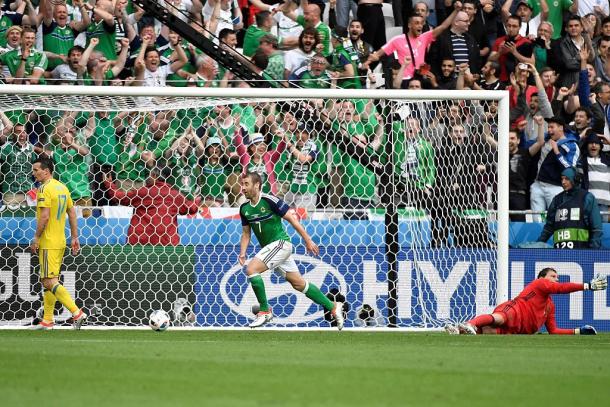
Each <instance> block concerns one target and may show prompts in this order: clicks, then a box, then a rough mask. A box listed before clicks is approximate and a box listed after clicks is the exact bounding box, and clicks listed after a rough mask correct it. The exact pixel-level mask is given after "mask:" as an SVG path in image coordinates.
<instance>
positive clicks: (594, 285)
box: [445, 267, 608, 335]
mask: <svg viewBox="0 0 610 407" xmlns="http://www.w3.org/2000/svg"><path fill="white" fill-rule="evenodd" d="M607 286H608V281H607V278H606V277H605V276H604V277H600V276H599V275H598V276H597V277H595V278H594V279H593V280H591V282H589V283H584V284H583V283H560V282H559V277H558V276H557V271H556V270H555V269H553V268H550V267H547V268H545V269H542V270H541V271H540V272H539V273H538V278H537V279H536V280H534V281H532V282H531V283H529V284H528V285H527V286H526V287H525V288H524V289H523V291H521V293H520V294H519V295H518V296H517V298H515V299H514V300H510V301H506V302H504V303H502V304H500V305H498V306H497V307H496V309H494V311H493V313H492V314H483V315H479V316H477V317H476V318H474V319H472V320H470V321H468V322H466V323H463V324H458V325H457V326H456V325H448V326H447V327H445V330H446V331H447V332H448V333H449V334H454V335H455V334H463V335H477V334H535V333H536V332H538V330H539V329H540V327H542V324H544V325H545V326H546V330H547V331H548V332H549V333H550V334H555V335H595V334H596V333H597V332H596V331H595V328H593V327H592V326H590V325H584V326H582V327H580V328H576V329H561V328H557V323H556V322H555V304H554V303H553V300H552V299H551V294H568V293H571V292H574V291H582V290H593V291H597V290H603V289H605V288H606V287H607Z"/></svg>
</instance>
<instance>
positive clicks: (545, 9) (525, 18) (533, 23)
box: [502, 0, 549, 38]
mask: <svg viewBox="0 0 610 407" xmlns="http://www.w3.org/2000/svg"><path fill="white" fill-rule="evenodd" d="M512 6H513V0H506V2H505V3H504V5H503V6H502V19H503V20H504V21H505V22H506V21H507V20H508V18H509V17H510V16H511V9H512ZM515 14H516V15H518V16H519V17H521V27H520V28H519V35H521V36H523V37H526V38H528V37H529V36H530V35H534V33H536V32H538V27H539V26H540V24H541V23H542V22H543V21H545V20H546V19H547V17H548V15H549V6H548V4H547V2H546V0H540V12H539V13H537V14H536V16H535V17H534V8H533V7H532V6H531V5H530V4H529V3H528V2H527V0H519V1H518V3H517V8H516V10H515Z"/></svg>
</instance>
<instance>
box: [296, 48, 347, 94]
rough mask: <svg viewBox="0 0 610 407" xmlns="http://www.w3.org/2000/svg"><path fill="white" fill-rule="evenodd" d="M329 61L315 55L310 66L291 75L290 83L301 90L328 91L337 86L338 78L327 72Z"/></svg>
mask: <svg viewBox="0 0 610 407" xmlns="http://www.w3.org/2000/svg"><path fill="white" fill-rule="evenodd" d="M327 67H328V61H327V60H326V58H324V55H322V54H315V55H314V56H313V57H312V58H311V60H310V62H309V66H303V67H301V68H299V69H297V70H296V71H294V72H293V73H292V75H290V78H288V79H289V81H290V83H291V84H292V85H296V86H298V87H301V88H312V89H328V88H331V87H332V88H334V87H336V85H337V81H336V78H334V77H332V76H331V74H330V73H329V72H328V71H327V70H326V68H327Z"/></svg>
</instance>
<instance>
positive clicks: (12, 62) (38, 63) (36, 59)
mask: <svg viewBox="0 0 610 407" xmlns="http://www.w3.org/2000/svg"><path fill="white" fill-rule="evenodd" d="M0 64H2V65H6V66H7V67H8V70H9V72H10V73H11V75H12V76H15V74H16V73H17V70H18V69H19V65H21V48H17V49H14V50H12V51H9V52H7V53H5V54H2V55H0ZM47 65H48V60H47V56H46V55H45V54H44V52H40V51H37V50H36V49H34V48H32V49H31V50H30V55H29V56H28V57H27V58H26V61H25V71H24V73H23V75H24V76H25V77H27V76H30V75H32V73H33V72H34V70H35V69H41V70H43V71H44V70H46V69H47ZM38 83H39V84H40V85H44V84H45V81H44V77H43V76H41V77H40V78H39V79H38Z"/></svg>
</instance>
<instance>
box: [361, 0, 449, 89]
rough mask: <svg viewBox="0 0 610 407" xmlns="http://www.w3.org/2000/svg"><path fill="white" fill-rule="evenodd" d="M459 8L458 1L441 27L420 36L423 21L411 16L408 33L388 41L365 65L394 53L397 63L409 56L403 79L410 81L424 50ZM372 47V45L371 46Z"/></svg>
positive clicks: (447, 25) (423, 55) (420, 62)
mask: <svg viewBox="0 0 610 407" xmlns="http://www.w3.org/2000/svg"><path fill="white" fill-rule="evenodd" d="M460 8H461V3H460V2H459V1H458V2H456V3H455V9H454V10H453V13H451V15H450V16H449V17H448V18H447V19H446V20H445V21H443V23H442V24H441V25H439V26H438V27H436V28H435V29H433V30H432V31H428V32H426V33H423V34H422V29H423V26H424V19H423V18H422V17H420V16H417V15H412V16H410V17H409V20H408V28H409V31H408V32H407V34H406V35H405V34H403V35H397V36H396V37H394V38H392V39H390V41H388V43H387V44H385V45H384V46H383V47H381V48H380V49H378V50H377V51H375V52H374V53H372V54H371V55H370V56H369V58H368V60H367V62H366V65H367V66H368V64H370V63H372V62H375V61H379V59H380V58H381V57H382V56H384V55H392V54H394V53H396V55H395V56H396V59H398V61H404V60H405V57H406V56H407V55H411V60H412V61H413V63H412V64H411V65H409V67H408V68H407V69H406V70H405V72H404V79H410V78H412V77H413V76H414V75H415V71H416V70H417V69H419V67H420V66H421V65H422V64H423V63H424V58H425V55H426V50H427V49H428V47H429V46H430V44H431V43H432V42H434V40H435V39H436V38H437V37H438V36H439V35H441V34H442V33H443V31H445V30H446V29H447V28H449V26H450V25H451V23H452V22H453V19H454V17H455V16H456V14H457V12H458V11H459V9H460ZM373 46H374V44H373Z"/></svg>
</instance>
